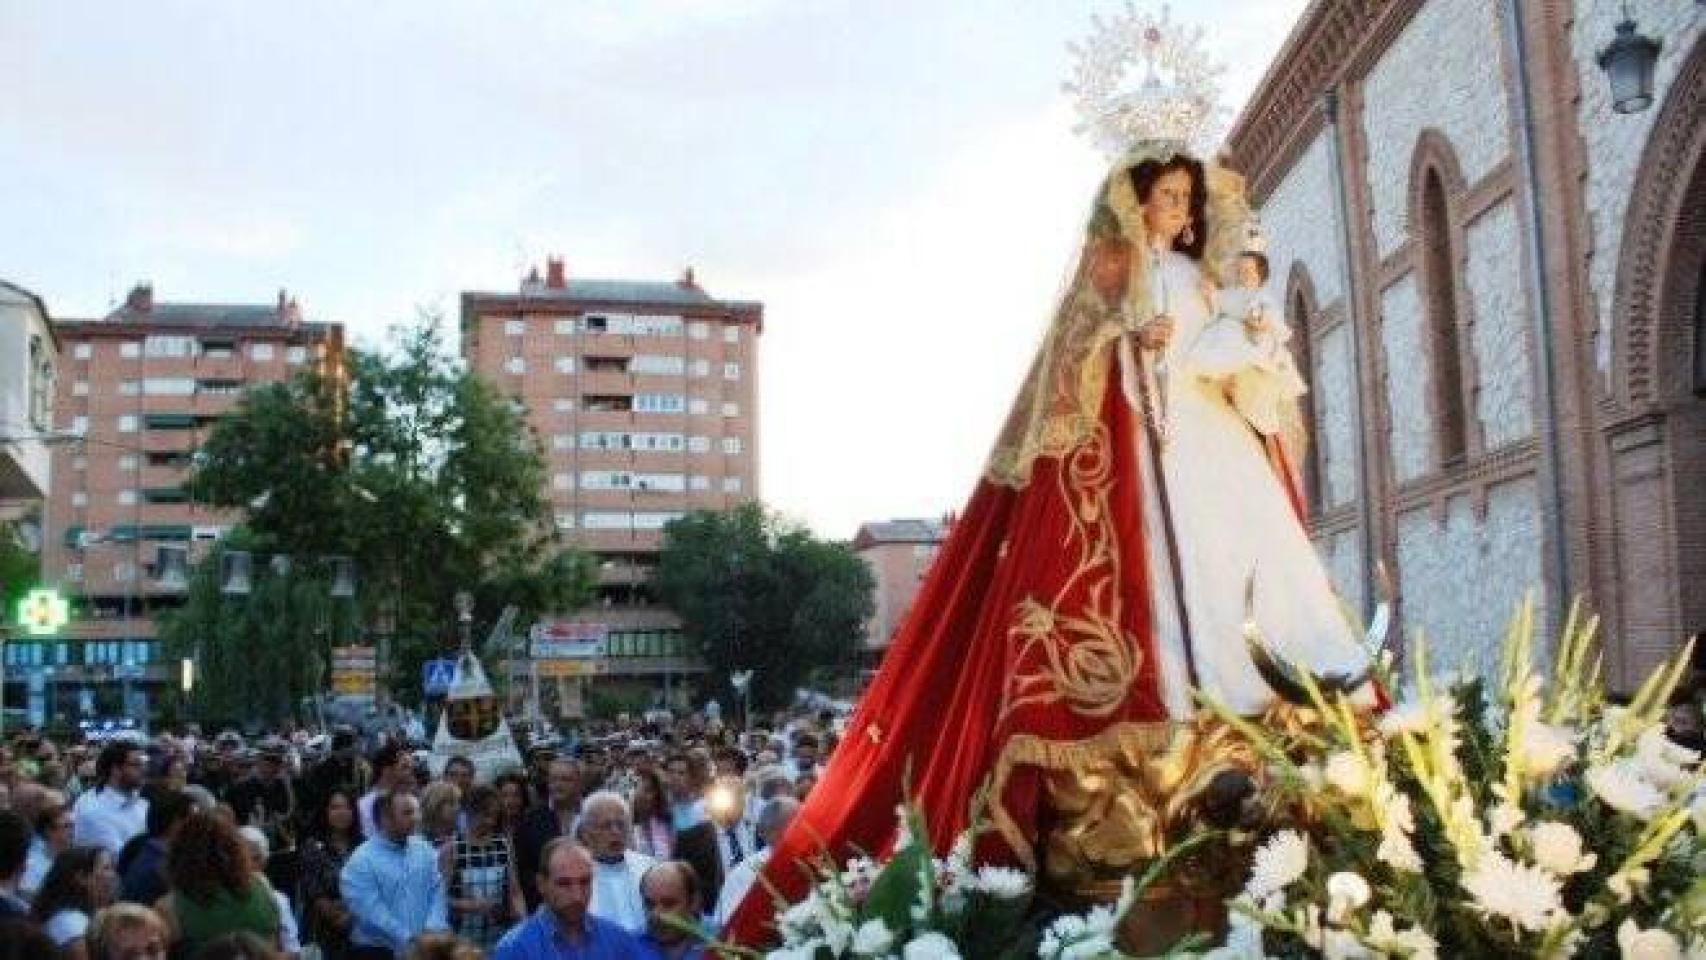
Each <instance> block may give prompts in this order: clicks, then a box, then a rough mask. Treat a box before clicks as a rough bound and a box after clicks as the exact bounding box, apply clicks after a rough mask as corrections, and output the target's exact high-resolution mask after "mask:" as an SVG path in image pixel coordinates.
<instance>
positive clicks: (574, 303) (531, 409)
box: [462, 258, 764, 692]
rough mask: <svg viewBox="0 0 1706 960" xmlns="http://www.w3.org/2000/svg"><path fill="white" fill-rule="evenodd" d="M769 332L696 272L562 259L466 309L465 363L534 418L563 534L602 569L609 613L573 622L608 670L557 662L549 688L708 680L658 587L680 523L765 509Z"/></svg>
mask: <svg viewBox="0 0 1706 960" xmlns="http://www.w3.org/2000/svg"><path fill="white" fill-rule="evenodd" d="M763 316H764V307H763V305H762V304H760V303H755V302H750V301H736V300H721V299H718V298H715V297H713V296H711V295H710V294H708V293H706V292H705V290H704V289H703V288H702V287H700V285H699V283H698V282H697V280H696V279H695V277H694V275H693V271H692V270H691V269H689V270H688V271H686V272H685V273H684V274H683V275H682V276H681V278H680V279H678V280H676V281H674V282H667V281H665V282H658V281H631V280H593V279H578V278H575V279H571V278H570V277H569V276H568V274H567V270H566V268H565V265H564V262H563V261H562V260H561V259H557V258H552V259H550V260H548V261H547V264H546V270H545V273H544V275H543V276H541V275H540V274H539V272H538V271H537V270H534V271H533V272H531V273H530V274H529V275H528V276H527V277H526V278H525V279H524V280H523V282H522V284H521V287H520V289H519V290H518V291H516V292H513V293H486V292H469V293H464V294H463V295H462V346H463V353H464V356H465V357H466V358H467V360H468V362H469V364H470V365H471V366H472V368H473V369H474V370H475V371H476V372H477V373H479V374H480V375H482V376H484V377H485V378H486V379H487V380H488V381H490V382H491V383H493V384H496V385H497V386H498V387H499V388H501V389H503V390H504V391H506V392H507V393H509V394H510V395H511V396H513V397H514V398H516V400H517V401H519V402H520V403H521V404H522V405H523V407H524V408H525V411H526V417H527V421H528V423H529V424H530V425H531V427H532V428H533V430H534V431H535V432H536V433H537V434H538V436H539V438H540V441H541V444H542V446H543V447H544V452H545V457H546V460H547V463H548V464H549V480H548V483H549V491H548V492H549V495H550V499H551V503H552V507H553V512H554V519H555V523H556V525H557V527H558V529H559V530H560V531H561V532H562V533H563V534H564V535H565V536H566V537H567V538H569V539H570V540H572V541H573V542H575V543H577V544H579V545H581V546H582V547H584V548H586V549H588V550H590V551H592V552H594V553H595V554H596V555H597V556H598V557H599V559H600V561H601V574H600V582H599V587H598V600H597V602H596V603H595V605H594V606H593V607H592V608H590V609H588V610H583V611H576V612H575V613H574V614H573V615H572V617H570V618H568V622H572V623H574V624H577V625H579V626H578V627H577V629H578V630H579V632H580V633H583V634H585V635H586V636H587V637H588V638H592V639H597V638H602V639H603V641H604V647H603V649H604V651H605V655H604V656H602V657H599V658H579V659H561V660H558V659H554V658H545V659H546V660H547V662H546V663H544V664H542V669H543V670H544V671H545V674H546V675H547V676H552V677H557V678H564V677H585V676H592V675H601V674H607V675H612V676H628V677H630V678H633V677H656V678H659V679H664V680H665V683H666V685H667V683H668V680H667V678H668V677H670V675H672V674H676V673H691V672H697V671H699V670H700V669H702V668H701V666H700V665H699V664H698V663H697V661H696V660H695V659H694V658H692V657H690V656H688V654H687V648H686V645H685V642H684V639H683V637H682V633H681V622H680V620H679V618H677V617H676V616H675V615H674V614H673V613H671V612H670V611H668V610H666V609H663V608H662V607H660V606H659V605H658V603H657V601H656V597H655V596H654V595H653V593H652V588H651V578H652V574H653V571H654V570H655V568H656V564H657V555H658V550H659V548H660V546H661V545H662V542H663V527H664V526H665V525H666V524H667V523H669V521H670V520H673V519H675V518H676V517H679V516H682V515H683V514H685V513H687V512H689V511H693V510H707V509H709V510H721V509H727V508H730V507H733V506H735V505H737V504H739V503H741V502H743V501H746V500H752V499H756V498H757V497H758V496H759V493H760V488H759V473H758V446H759V435H758V416H757V412H758V411H757V406H758V339H759V335H760V333H761V332H762V330H763ZM560 632H561V631H560V630H559V633H560ZM577 686H578V685H577ZM565 692H567V691H566V690H565Z"/></svg>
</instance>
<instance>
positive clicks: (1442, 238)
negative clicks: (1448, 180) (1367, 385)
mask: <svg viewBox="0 0 1706 960" xmlns="http://www.w3.org/2000/svg"><path fill="white" fill-rule="evenodd" d="M1422 176H1423V180H1422V196H1421V217H1420V219H1421V223H1420V224H1419V227H1420V229H1419V230H1418V231H1417V235H1416V238H1415V240H1416V244H1417V248H1418V251H1419V253H1420V260H1419V263H1420V266H1421V271H1420V272H1421V280H1422V303H1423V310H1424V311H1425V317H1426V329H1427V344H1428V346H1427V350H1428V361H1429V364H1428V367H1429V370H1428V372H1429V375H1430V383H1429V387H1430V393H1431V399H1432V402H1433V411H1432V412H1433V422H1434V450H1435V452H1436V455H1437V462H1436V465H1437V466H1440V467H1448V466H1452V465H1454V464H1458V463H1461V462H1462V461H1463V458H1464V456H1465V455H1466V454H1467V453H1468V452H1469V435H1468V418H1467V416H1466V415H1465V408H1466V406H1467V403H1466V393H1467V392H1466V390H1465V389H1464V388H1465V383H1464V379H1463V335H1462V328H1461V325H1460V324H1459V322H1458V317H1457V267H1456V264H1455V262H1454V260H1453V257H1452V236H1451V211H1450V208H1449V207H1448V205H1447V200H1446V192H1445V181H1444V179H1443V178H1442V177H1441V176H1440V172H1439V169H1438V168H1437V167H1428V168H1427V170H1426V172H1424V173H1423V174H1422Z"/></svg>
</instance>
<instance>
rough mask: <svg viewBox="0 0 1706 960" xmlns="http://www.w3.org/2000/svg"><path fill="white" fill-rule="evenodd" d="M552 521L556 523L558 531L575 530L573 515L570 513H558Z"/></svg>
mask: <svg viewBox="0 0 1706 960" xmlns="http://www.w3.org/2000/svg"><path fill="white" fill-rule="evenodd" d="M554 519H555V520H556V521H557V529H558V530H573V529H574V528H575V515H574V514H572V513H559V514H557V515H556V517H555V518H554Z"/></svg>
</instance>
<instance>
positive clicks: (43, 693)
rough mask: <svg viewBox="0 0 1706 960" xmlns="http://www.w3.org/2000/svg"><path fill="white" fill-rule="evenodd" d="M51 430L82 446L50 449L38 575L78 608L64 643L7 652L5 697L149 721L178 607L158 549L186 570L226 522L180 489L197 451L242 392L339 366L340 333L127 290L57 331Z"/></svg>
mask: <svg viewBox="0 0 1706 960" xmlns="http://www.w3.org/2000/svg"><path fill="white" fill-rule="evenodd" d="M55 330H56V332H57V334H58V337H59V348H60V354H59V376H58V382H57V387H56V398H55V404H54V410H55V414H54V415H55V421H56V427H57V429H58V430H59V431H61V432H68V433H74V434H77V435H79V436H81V437H82V438H83V439H82V442H81V443H78V444H74V445H58V446H56V447H55V449H54V452H53V464H52V489H51V493H50V495H49V496H48V499H47V510H46V514H47V516H46V523H45V536H44V538H43V541H44V543H43V561H44V562H43V576H44V579H46V580H47V581H49V582H56V583H58V585H59V586H60V588H61V590H62V591H63V592H64V593H66V594H67V595H68V596H69V597H70V598H71V599H72V610H73V622H72V624H71V625H70V626H69V627H68V628H67V629H66V631H65V632H64V633H63V634H62V635H61V636H60V637H58V638H54V639H50V640H43V641H20V642H14V643H12V644H9V645H8V646H7V647H6V650H5V663H6V678H7V681H8V684H9V685H10V684H17V685H19V686H20V687H22V689H21V690H18V691H14V690H10V689H9V690H8V691H7V702H9V703H17V702H25V701H23V700H14V699H13V698H14V697H17V696H20V695H24V696H27V697H28V698H29V702H31V704H32V708H34V707H35V705H36V703H37V702H38V700H39V703H40V707H41V709H42V710H43V712H45V713H47V714H50V715H52V716H55V717H57V718H58V719H59V720H61V721H64V722H70V721H74V720H76V719H79V718H86V717H104V716H114V715H123V716H130V717H138V718H140V717H144V716H146V715H147V713H148V712H149V710H150V709H152V707H153V706H154V705H155V704H156V703H157V702H158V698H159V696H160V695H161V694H162V693H163V692H165V691H168V690H175V689H176V687H177V684H178V670H177V666H176V664H175V663H173V664H167V663H165V662H163V659H162V655H161V651H160V649H159V648H160V644H159V642H158V641H157V639H156V631H155V625H154V616H155V615H156V614H158V613H159V612H161V611H163V610H167V609H171V608H173V607H175V606H178V605H180V604H181V603H182V602H183V588H182V585H181V584H179V583H174V582H173V580H172V578H171V577H169V576H166V575H167V574H168V573H169V572H170V571H169V570H168V569H167V567H168V566H169V565H164V564H162V563H161V548H162V547H185V546H187V547H188V549H189V554H190V560H191V562H193V561H194V559H196V558H197V557H199V556H200V554H201V553H202V552H203V551H205V550H206V549H207V548H208V547H209V546H211V544H212V543H213V542H214V541H215V540H217V539H218V538H219V537H220V535H221V534H223V533H224V532H225V531H226V530H227V529H228V528H229V527H230V526H231V525H232V524H233V523H235V522H236V517H235V516H234V515H233V514H232V513H231V512H229V511H225V510H218V509H214V508H211V507H209V506H207V505H205V504H199V503H196V502H195V501H194V500H193V498H192V497H191V494H190V490H189V488H188V486H187V479H188V474H189V469H190V466H191V459H192V457H193V456H194V454H195V451H196V448H197V446H198V445H199V444H200V442H201V441H202V440H203V439H204V438H205V437H206V436H207V434H208V432H209V431H210V430H211V429H212V428H213V426H214V424H215V423H217V422H218V420H219V419H220V418H221V417H223V416H225V415H226V414H228V413H230V412H231V411H232V410H233V409H234V408H235V407H236V405H237V403H238V402H239V400H240V399H241V396H242V394H243V391H244V390H245V389H247V388H248V387H250V386H252V385H255V384H261V383H268V382H274V381H280V380H284V379H287V378H288V377H290V376H291V375H293V374H294V373H296V372H297V371H299V370H302V369H304V368H306V367H310V366H319V367H320V368H321V369H322V370H329V369H331V368H332V366H333V365H339V364H341V363H342V362H343V331H342V327H341V326H339V325H336V324H322V323H308V322H305V321H304V320H303V319H302V310H301V307H300V306H299V305H298V303H297V301H296V300H295V299H294V298H292V297H290V296H289V295H288V294H287V293H284V292H280V293H279V296H278V299H277V301H276V302H275V303H270V304H269V303H260V304H212V303H166V302H156V301H155V299H154V293H153V289H152V288H151V287H149V286H146V285H143V286H138V287H136V288H135V289H133V290H132V291H131V292H130V294H129V296H128V297H127V298H126V299H125V302H124V304H123V305H122V306H120V307H119V308H118V309H116V310H114V311H113V312H112V313H110V314H108V315H107V316H106V317H104V318H101V319H99V320H71V321H62V322H59V323H56V324H55Z"/></svg>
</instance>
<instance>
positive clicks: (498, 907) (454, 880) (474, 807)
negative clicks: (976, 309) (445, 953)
mask: <svg viewBox="0 0 1706 960" xmlns="http://www.w3.org/2000/svg"><path fill="white" fill-rule="evenodd" d="M467 811H468V829H467V830H465V831H463V832H462V833H461V834H460V835H458V836H457V837H456V839H455V841H454V843H453V844H452V846H451V863H450V870H449V871H448V873H447V876H448V877H449V882H450V919H451V923H452V925H453V926H454V927H455V928H456V932H457V933H458V934H461V935H462V936H463V937H465V938H467V939H468V940H470V941H472V942H473V943H476V944H478V945H479V946H481V947H482V948H485V949H490V948H491V947H492V946H493V945H494V944H496V943H497V942H498V937H500V936H502V935H503V932H504V931H505V930H506V929H508V925H509V924H510V923H512V922H514V921H516V920H519V919H520V918H521V917H522V914H523V913H524V910H525V908H524V906H523V904H522V899H521V883H520V880H519V879H518V878H517V877H516V870H515V858H514V856H512V848H511V847H510V842H509V837H507V836H505V835H504V833H503V830H502V812H501V801H500V800H499V798H498V792H497V791H496V790H495V789H493V788H491V787H489V786H486V785H485V784H478V785H476V786H474V787H472V788H470V789H469V791H468V804H467Z"/></svg>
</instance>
